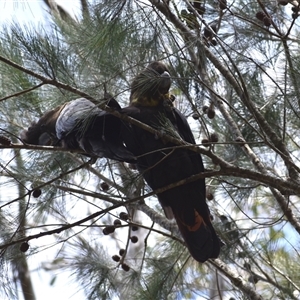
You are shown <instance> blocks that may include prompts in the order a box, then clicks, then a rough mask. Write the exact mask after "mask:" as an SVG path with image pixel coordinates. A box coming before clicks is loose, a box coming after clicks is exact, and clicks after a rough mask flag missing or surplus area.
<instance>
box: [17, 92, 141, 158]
mask: <svg viewBox="0 0 300 300" xmlns="http://www.w3.org/2000/svg"><path fill="white" fill-rule="evenodd" d="M104 98H105V99H106V105H107V106H108V107H109V108H111V109H114V110H120V109H121V107H120V105H119V104H118V102H117V101H116V100H115V99H114V98H113V97H112V96H111V95H110V94H108V93H105V95H104ZM120 134H121V120H120V119H119V118H117V117H115V116H113V115H112V114H110V113H108V112H106V111H104V110H102V109H100V108H99V107H98V106H97V105H95V104H94V103H93V102H91V101H90V100H88V99H86V98H78V99H75V100H72V101H69V102H67V103H64V104H63V105H60V106H58V107H55V108H54V109H52V110H50V111H48V112H46V113H45V114H44V115H43V116H42V117H41V118H40V119H39V120H38V122H33V123H32V124H31V126H30V127H29V128H28V129H27V130H24V131H22V132H21V140H22V141H23V142H24V143H26V144H33V145H52V146H58V147H62V148H65V149H69V150H82V153H83V154H85V155H87V156H91V157H96V158H101V157H106V158H110V159H114V160H116V161H120V162H128V163H135V162H136V158H135V157H134V155H133V154H132V153H131V152H130V151H129V150H128V149H126V147H125V146H124V144H123V142H122V139H121V137H120Z"/></svg>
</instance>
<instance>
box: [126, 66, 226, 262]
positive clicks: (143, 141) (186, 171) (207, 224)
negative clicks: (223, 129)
mask: <svg viewBox="0 0 300 300" xmlns="http://www.w3.org/2000/svg"><path fill="white" fill-rule="evenodd" d="M160 64H161V63H160ZM160 64H159V65H160ZM155 65H157V64H155ZM152 66H153V64H152ZM148 69H149V67H148V68H146V69H145V70H144V71H143V72H147V76H148V75H149V73H148V71H147V70H148ZM163 69H164V68H162V70H163ZM143 72H142V73H143ZM159 72H160V71H159V70H157V72H156V74H155V77H156V78H157V73H159ZM139 78H143V74H142V75H141V74H139V75H138V76H137V77H136V78H135V80H134V81H133V90H132V95H131V99H135V100H134V101H131V105H130V106H129V107H127V108H124V109H123V110H122V112H123V113H124V114H127V115H129V116H130V117H132V118H135V119H137V120H139V121H141V122H143V123H145V124H147V125H150V126H152V127H154V128H155V129H160V130H161V131H168V130H171V131H173V132H176V133H177V135H178V136H179V137H181V138H182V139H183V140H184V141H186V142H188V143H191V144H195V140H194V137H193V134H192V132H191V129H190V127H189V125H188V122H187V120H186V118H185V117H184V116H183V115H182V114H181V113H180V111H178V110H177V109H176V108H174V107H173V106H172V105H171V101H170V98H169V96H168V95H165V94H166V92H168V91H165V90H164V94H161V93H159V90H156V92H155V94H152V92H151V89H148V87H145V88H144V89H143V91H142V92H140V93H139V92H138V91H137V90H136V87H141V88H142V83H143V81H142V82H140V81H139ZM157 86H159V84H157ZM146 90H148V93H145V91H146ZM133 94H135V95H140V94H142V97H141V98H137V99H136V96H133ZM145 97H146V98H148V99H150V98H153V97H156V98H155V100H157V101H152V102H151V103H152V104H153V103H156V105H148V106H147V103H149V102H145V101H144V98H145ZM139 100H140V101H139ZM163 118H165V119H166V120H168V121H169V122H168V123H167V124H168V126H169V127H171V128H164V125H163V123H164V122H162V120H163ZM123 139H124V141H125V144H126V146H127V148H128V149H129V150H130V151H131V152H132V153H133V154H134V155H135V156H136V157H137V166H138V169H139V171H140V172H141V174H142V175H143V177H144V178H145V180H146V181H147V183H148V184H149V186H150V187H151V188H152V189H153V190H156V189H159V188H162V187H165V186H167V185H169V184H172V183H175V182H177V181H179V180H183V179H186V178H188V177H190V176H192V175H195V174H199V173H202V172H204V167H203V163H202V158H201V156H200V154H198V153H196V152H193V151H191V150H188V149H186V148H182V147H177V148H176V145H174V144H172V143H170V142H166V141H164V139H160V138H157V137H156V136H154V135H153V134H152V133H150V132H148V131H145V130H143V129H141V128H140V127H138V126H135V125H132V124H129V123H126V122H124V123H123ZM157 196H158V199H159V201H160V203H161V205H162V207H163V208H164V210H165V213H166V215H167V217H169V218H171V217H172V214H173V216H174V217H175V219H176V222H177V224H178V227H179V229H180V232H181V234H182V236H183V238H184V240H185V242H186V244H187V247H188V249H189V251H190V253H191V255H192V256H193V257H194V258H195V259H196V260H197V261H199V262H205V261H206V260H207V259H209V258H217V257H218V255H219V252H220V247H221V241H220V240H219V238H218V236H217V235H216V232H215V230H214V228H213V226H212V224H211V220H210V212H209V208H208V206H207V204H206V200H205V180H204V179H199V180H197V181H194V182H190V183H186V184H184V185H181V186H177V187H175V188H172V189H169V190H167V191H165V192H162V193H160V194H158V195H157Z"/></svg>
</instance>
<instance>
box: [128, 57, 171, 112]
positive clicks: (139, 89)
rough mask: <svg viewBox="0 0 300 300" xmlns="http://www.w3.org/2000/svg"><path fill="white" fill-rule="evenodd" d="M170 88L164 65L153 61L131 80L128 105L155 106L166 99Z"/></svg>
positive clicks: (167, 72)
mask: <svg viewBox="0 0 300 300" xmlns="http://www.w3.org/2000/svg"><path fill="white" fill-rule="evenodd" d="M170 86H171V77H170V73H169V71H168V69H167V67H166V65H165V64H163V63H162V62H159V61H154V62H152V63H150V64H149V65H148V66H147V67H146V69H144V70H143V71H142V72H141V73H139V74H138V75H137V76H136V77H135V79H134V80H133V82H132V84H131V94H130V103H131V104H139V105H144V106H156V105H158V104H159V103H160V102H161V101H163V99H164V98H165V97H168V92H169V89H170Z"/></svg>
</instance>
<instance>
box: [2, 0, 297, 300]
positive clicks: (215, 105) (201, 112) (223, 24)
mask: <svg viewBox="0 0 300 300" xmlns="http://www.w3.org/2000/svg"><path fill="white" fill-rule="evenodd" d="M83 2H84V1H82V3H83ZM97 2H99V3H96V4H93V3H90V5H89V6H87V7H88V14H87V13H86V12H85V13H84V14H83V15H82V16H79V17H78V18H77V19H76V20H75V19H74V20H70V19H68V18H67V19H66V18H65V17H64V16H65V14H62V13H61V14H59V13H57V12H54V11H52V13H53V23H51V24H50V25H51V26H50V25H49V26H46V27H42V26H39V27H37V28H34V27H29V26H27V27H26V26H21V25H20V24H17V23H15V24H13V25H12V26H11V27H9V28H8V27H2V28H1V30H0V36H1V38H0V53H1V54H0V130H1V132H0V135H4V136H5V137H7V138H8V139H9V140H11V142H13V143H15V144H16V143H18V144H21V143H20V139H19V138H18V137H19V136H20V132H21V131H22V130H24V129H26V128H28V127H29V126H30V124H31V123H32V122H33V121H37V119H38V118H39V117H40V116H41V115H42V114H43V113H44V112H46V111H47V110H49V109H52V108H54V107H56V106H57V105H61V104H63V103H65V102H67V101H69V100H71V99H76V98H79V97H82V96H83V94H86V95H89V96H90V97H93V98H94V100H95V102H97V103H99V104H101V103H102V100H103V93H104V91H108V92H110V93H111V94H113V95H114V96H115V97H116V99H117V100H118V102H119V103H120V104H121V105H122V106H125V105H127V104H128V98H129V92H130V91H129V88H130V83H131V81H132V78H133V77H134V76H135V75H136V74H137V73H138V72H139V71H140V70H141V69H143V68H144V67H145V66H146V65H147V64H148V62H149V61H152V60H164V62H166V64H168V66H169V69H170V72H171V75H172V77H173V78H172V79H173V85H172V89H171V93H172V94H174V95H175V97H176V99H175V102H174V105H175V106H176V107H178V108H179V109H180V110H181V111H182V112H184V114H185V115H186V116H187V117H188V121H189V123H190V124H191V127H192V128H193V132H194V135H195V138H196V139H197V143H198V144H199V145H200V146H199V149H200V150H199V151H201V152H202V157H203V160H204V162H205V167H206V170H207V171H209V172H210V173H208V175H207V178H206V184H207V192H210V193H211V194H212V199H211V200H210V201H209V202H208V204H209V207H210V210H211V213H212V216H213V218H214V220H213V223H214V226H215V228H217V231H218V233H219V235H220V237H221V238H222V240H223V241H224V242H225V245H224V247H223V248H222V251H221V255H220V260H216V261H215V262H208V263H205V264H204V265H203V266H199V264H196V263H195V262H194V261H193V260H192V258H190V257H189V253H188V252H187V250H186V249H185V247H184V246H183V245H182V243H181V242H182V240H181V238H180V236H179V235H178V232H177V231H176V228H175V229H174V224H173V223H170V222H169V221H168V220H166V218H165V217H164V216H163V215H162V212H161V210H160V208H157V206H158V205H157V200H156V197H155V196H153V195H151V197H149V195H148V193H149V192H151V191H150V189H149V187H147V186H144V184H143V182H141V176H140V174H139V173H138V172H137V171H136V170H133V169H132V166H128V165H127V164H120V163H116V162H114V161H109V160H106V159H98V161H97V162H95V163H94V164H89V163H88V160H89V158H88V157H85V156H83V155H81V154H78V153H69V152H63V151H60V150H59V149H49V148H47V149H42V150H41V149H39V150H35V149H28V147H27V146H26V145H23V146H21V148H24V149H19V148H18V147H17V146H16V145H15V144H13V145H9V146H5V145H3V147H2V148H8V149H1V150H0V151H1V157H0V185H1V186H0V208H1V209H0V229H1V233H0V245H1V261H0V263H1V271H2V272H1V273H2V274H3V276H2V278H1V279H0V285H1V287H2V288H3V291H4V292H3V297H6V298H7V299H12V298H10V297H16V296H11V295H10V296H8V294H9V293H10V292H12V293H13V291H14V290H15V286H14V283H13V276H14V275H16V274H17V275H18V276H17V277H18V278H20V269H19V268H18V262H19V261H23V258H24V257H25V256H24V254H23V253H20V251H19V245H20V243H21V242H22V241H24V239H25V240H26V239H29V242H30V243H29V244H30V250H29V252H28V253H27V252H26V253H25V255H28V256H29V258H30V259H34V258H35V257H36V255H38V253H43V251H52V252H50V253H51V255H53V261H52V263H51V264H50V265H51V266H52V267H53V269H58V270H60V272H66V273H67V274H72V276H71V277H72V280H75V281H76V282H77V283H78V285H80V286H81V287H82V289H83V290H84V292H85V294H86V297H87V299H116V297H117V298H120V299H195V298H196V297H197V296H198V297H199V298H201V299H205V298H206V299H217V297H219V298H220V299H229V298H230V297H231V298H234V299H259V298H258V297H259V296H261V297H262V298H263V299H297V297H298V296H297V295H299V292H300V290H299V284H298V283H299V282H300V278H299V274H300V266H299V233H300V224H299V193H300V191H299V186H300V182H299V147H300V141H299V117H300V111H299V103H300V101H299V99H300V95H299V94H300V89H299V80H298V77H299V69H300V56H299V39H298V38H297V37H298V36H299V19H297V18H296V19H294V18H293V17H292V15H291V14H292V10H291V9H292V8H293V12H294V13H295V10H296V9H297V7H298V6H296V5H294V4H291V3H289V4H288V5H286V6H283V5H280V4H278V3H277V2H274V1H273V2H261V1H231V2H230V1H227V9H223V10H221V9H220V8H219V2H218V1H203V2H201V3H203V5H205V8H206V10H205V13H204V14H203V15H199V14H198V13H197V11H195V10H194V9H193V7H196V6H195V5H194V6H192V7H190V6H189V5H188V2H191V3H192V4H193V1H184V2H180V3H179V1H147V2H145V3H144V2H139V1H125V0H124V1H116V0H115V1H97ZM168 2H170V3H168ZM182 7H184V9H186V10H188V11H189V13H190V14H193V17H194V18H193V20H195V22H197V23H198V25H199V26H198V25H197V24H194V25H197V26H193V27H188V26H186V25H187V23H186V20H184V18H182V15H181V13H180V11H181V9H182ZM259 11H262V12H263V13H264V14H265V16H266V17H267V18H268V19H270V20H271V21H272V22H271V25H270V26H266V25H265V23H264V22H266V20H265V21H264V20H260V19H258V18H257V17H256V14H257V12H259ZM214 24H217V27H216V28H217V30H216V35H212V36H210V37H208V38H205V39H204V35H205V32H204V28H205V27H207V26H208V25H209V26H213V25H214ZM213 41H215V42H213ZM15 64H17V66H16V65H15ZM204 106H208V107H209V109H211V110H213V111H214V113H215V114H214V117H212V118H211V117H210V116H209V114H208V112H207V110H205V109H203V108H204ZM194 113H196V115H197V116H198V117H197V118H196V120H194V119H192V118H190V116H192V115H194ZM162 122H165V120H162ZM165 123H166V126H165V127H166V131H167V129H168V124H167V122H165ZM212 133H216V134H217V135H218V142H212V141H208V142H209V143H208V144H209V145H208V147H204V145H201V140H202V139H203V138H209V137H211V134H212ZM172 136H175V137H176V132H172ZM0 146H2V144H0ZM19 158H20V159H21V160H18V159H19ZM211 172H214V173H211ZM211 174H212V175H211ZM103 182H105V183H106V184H107V185H103ZM35 189H40V190H41V195H40V196H39V197H37V198H35V197H34V196H33V191H34V190H35ZM143 197H145V201H144V199H143ZM128 200H129V201H132V202H131V203H126V201H128ZM148 200H149V201H148ZM145 203H146V204H145ZM113 205H114V206H113ZM112 206H113V207H112ZM111 207H112V208H111ZM145 207H147V209H145ZM125 211H126V213H128V214H129V219H126V220H123V219H122V220H121V225H120V226H119V227H116V228H115V231H114V232H113V233H112V234H110V235H108V236H106V235H105V234H104V233H103V228H105V227H106V226H108V225H112V224H113V222H114V220H115V219H118V218H119V213H120V212H125ZM141 211H144V213H141ZM157 211H158V212H157ZM94 214H96V215H94ZM146 215H147V216H146ZM89 216H90V219H88V220H85V221H82V220H84V218H86V217H89ZM141 216H142V217H141ZM80 220H81V221H82V222H79V224H75V225H74V222H76V221H80ZM69 224H71V225H72V226H70V228H65V227H64V226H67V225H69ZM154 224H155V225H154ZM129 225H131V226H129ZM132 225H134V226H140V227H138V228H139V229H138V230H137V231H133V230H132ZM54 229H58V231H57V232H50V231H51V230H54ZM47 232H50V233H51V234H49V235H50V237H49V239H47V238H46V236H44V235H43V234H47ZM36 235H37V236H36ZM132 235H135V236H137V237H138V243H136V244H134V243H132V242H131V240H130V237H131V236H132ZM120 249H124V251H125V255H124V256H122V255H120V261H119V262H116V261H114V260H113V259H112V256H113V255H117V254H118V252H119V250H120ZM53 253H54V254H53ZM118 255H119V254H118ZM56 256H57V257H58V258H59V261H57V260H55V258H56ZM43 259H44V258H43V257H42V258H41V260H43ZM222 262H224V263H225V264H226V266H227V267H228V268H229V271H228V270H226V269H225V268H222V264H221V263H222ZM124 263H125V264H127V265H128V266H129V270H127V271H126V270H124V269H123V268H122V264H124ZM249 265H250V268H249ZM125 269H126V267H125ZM53 273H54V272H53ZM52 278H53V279H52V280H53V282H52V283H51V284H53V285H54V288H55V278H56V277H55V276H54V275H53V277H52ZM235 278H242V279H243V280H244V281H242V282H241V283H240V284H236V281H235V280H234V279H235ZM9 283H10V284H9ZM1 290H2V289H1ZM297 293H298V294H297ZM1 296H2V294H1Z"/></svg>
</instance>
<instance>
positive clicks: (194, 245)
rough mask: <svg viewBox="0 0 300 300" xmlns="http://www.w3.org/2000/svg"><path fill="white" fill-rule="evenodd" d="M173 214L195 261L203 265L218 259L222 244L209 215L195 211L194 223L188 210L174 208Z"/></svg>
mask: <svg viewBox="0 0 300 300" xmlns="http://www.w3.org/2000/svg"><path fill="white" fill-rule="evenodd" d="M173 214H174V217H175V219H176V222H177V225H178V227H179V230H180V232H181V234H182V236H183V239H184V241H185V243H186V245H187V247H188V249H189V252H190V253H191V255H192V257H193V258H194V259H195V260H197V261H198V262H201V263H203V262H205V261H206V260H208V259H210V258H217V257H218V255H219V253H220V247H221V245H222V242H221V240H220V239H219V237H218V236H217V234H216V232H215V230H214V228H213V226H212V224H211V221H210V216H209V215H207V216H205V217H204V216H201V215H200V213H199V212H198V211H197V210H196V209H194V211H193V214H194V222H190V220H191V218H190V216H189V217H188V219H187V217H186V210H178V209H176V208H175V209H174V208H173ZM208 214H209V212H208Z"/></svg>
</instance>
